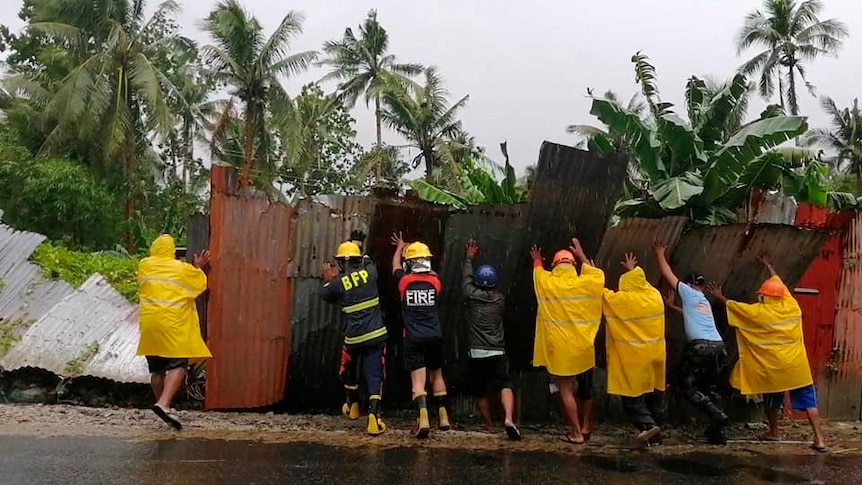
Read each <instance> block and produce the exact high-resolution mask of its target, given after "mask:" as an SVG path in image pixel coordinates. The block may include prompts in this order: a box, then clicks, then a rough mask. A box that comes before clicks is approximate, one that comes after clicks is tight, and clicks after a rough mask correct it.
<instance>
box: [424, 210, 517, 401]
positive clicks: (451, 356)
mask: <svg viewBox="0 0 862 485" xmlns="http://www.w3.org/2000/svg"><path fill="white" fill-rule="evenodd" d="M526 211H527V205H526V204H520V205H515V206H503V205H500V206H477V207H472V208H470V209H468V210H466V211H463V212H457V213H453V214H451V215H450V216H449V218H448V219H447V221H446V228H445V232H444V234H445V237H444V244H443V258H442V261H443V266H441V267H439V273H440V277H441V279H442V280H443V288H444V289H445V290H444V292H443V295H442V301H441V310H440V312H441V318H442V323H443V334H444V335H445V336H446V348H445V351H446V357H447V361H448V364H449V366H448V367H447V370H448V373H447V377H448V379H449V382H447V384H448V385H449V386H451V387H452V388H453V389H454V390H455V391H456V392H457V391H458V390H459V388H461V389H463V388H464V386H465V385H466V379H467V375H466V362H467V354H468V351H469V337H468V328H467V326H466V324H465V322H464V320H463V296H462V292H461V288H460V287H461V278H462V265H463V263H464V261H465V255H464V248H465V244H466V243H467V241H468V240H469V239H470V238H471V237H472V238H474V239H475V240H476V242H478V243H479V245H480V251H479V254H478V256H477V258H476V261H474V266H478V265H480V264H492V265H494V266H495V267H496V268H497V270H498V272H499V274H500V286H499V289H500V290H501V291H502V292H503V294H504V295H506V298H507V301H509V302H510V303H511V302H512V301H513V300H512V298H511V289H512V288H513V286H514V282H515V281H516V280H517V279H519V278H521V279H523V278H525V277H527V278H529V274H527V275H522V274H519V273H518V266H519V263H520V261H519V259H520V258H521V257H522V256H523V255H522V254H520V252H521V248H522V247H523V245H524V236H525V233H524V230H523V229H524V225H525V223H526V218H525V217H524V213H525V212H526ZM510 306H514V303H511V305H510ZM508 314H511V312H508V313H507V315H508ZM520 323H523V322H520ZM504 324H505V327H506V331H507V332H508V331H511V332H515V331H516V330H515V329H514V327H516V326H518V325H519V322H517V321H514V320H513V319H509V318H507V319H506V321H505V323H504ZM508 341H509V343H510V344H511V345H513V346H514V345H515V344H516V342H515V341H514V339H508Z"/></svg>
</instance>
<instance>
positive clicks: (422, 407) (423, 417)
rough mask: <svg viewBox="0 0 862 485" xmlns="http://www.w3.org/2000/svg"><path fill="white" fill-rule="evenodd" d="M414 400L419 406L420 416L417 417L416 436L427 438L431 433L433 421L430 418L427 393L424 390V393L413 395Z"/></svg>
mask: <svg viewBox="0 0 862 485" xmlns="http://www.w3.org/2000/svg"><path fill="white" fill-rule="evenodd" d="M413 402H415V403H416V407H418V408H419V418H418V419H416V424H417V427H416V437H417V438H419V439H424V438H427V437H428V434H429V433H431V421H430V420H429V419H428V402H427V399H426V394H425V393H424V392H423V393H422V394H417V395H415V396H413Z"/></svg>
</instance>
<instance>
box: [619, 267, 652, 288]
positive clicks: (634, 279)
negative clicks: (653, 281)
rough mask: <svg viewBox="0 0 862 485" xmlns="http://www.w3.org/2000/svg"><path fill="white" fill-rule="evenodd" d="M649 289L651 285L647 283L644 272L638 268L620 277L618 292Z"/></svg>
mask: <svg viewBox="0 0 862 485" xmlns="http://www.w3.org/2000/svg"><path fill="white" fill-rule="evenodd" d="M651 289H652V285H650V284H649V282H648V281H647V279H646V274H644V270H643V269H642V268H641V267H640V266H637V267H635V269H633V270H631V271H628V272H626V273H623V275H622V276H620V291H644V290H651Z"/></svg>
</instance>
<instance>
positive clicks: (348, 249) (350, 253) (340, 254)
mask: <svg viewBox="0 0 862 485" xmlns="http://www.w3.org/2000/svg"><path fill="white" fill-rule="evenodd" d="M335 257H336V258H361V257H362V251H360V250H359V246H358V245H357V244H356V243H354V242H350V241H347V242H343V243H341V244H340V245H339V246H338V251H337V252H336V253H335Z"/></svg>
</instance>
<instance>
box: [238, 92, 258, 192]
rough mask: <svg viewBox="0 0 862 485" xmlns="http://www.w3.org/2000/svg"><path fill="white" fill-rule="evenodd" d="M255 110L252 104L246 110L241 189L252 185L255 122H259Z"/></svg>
mask: <svg viewBox="0 0 862 485" xmlns="http://www.w3.org/2000/svg"><path fill="white" fill-rule="evenodd" d="M254 111H255V110H254V108H252V107H251V103H249V106H248V107H247V109H246V112H245V128H244V129H243V137H244V140H243V152H244V153H243V163H242V176H241V177H240V180H239V183H240V187H247V186H249V185H250V184H251V169H252V165H254V155H255V153H254V134H255V129H254V128H255V121H256V120H257V116H256V115H255V112H254Z"/></svg>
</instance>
